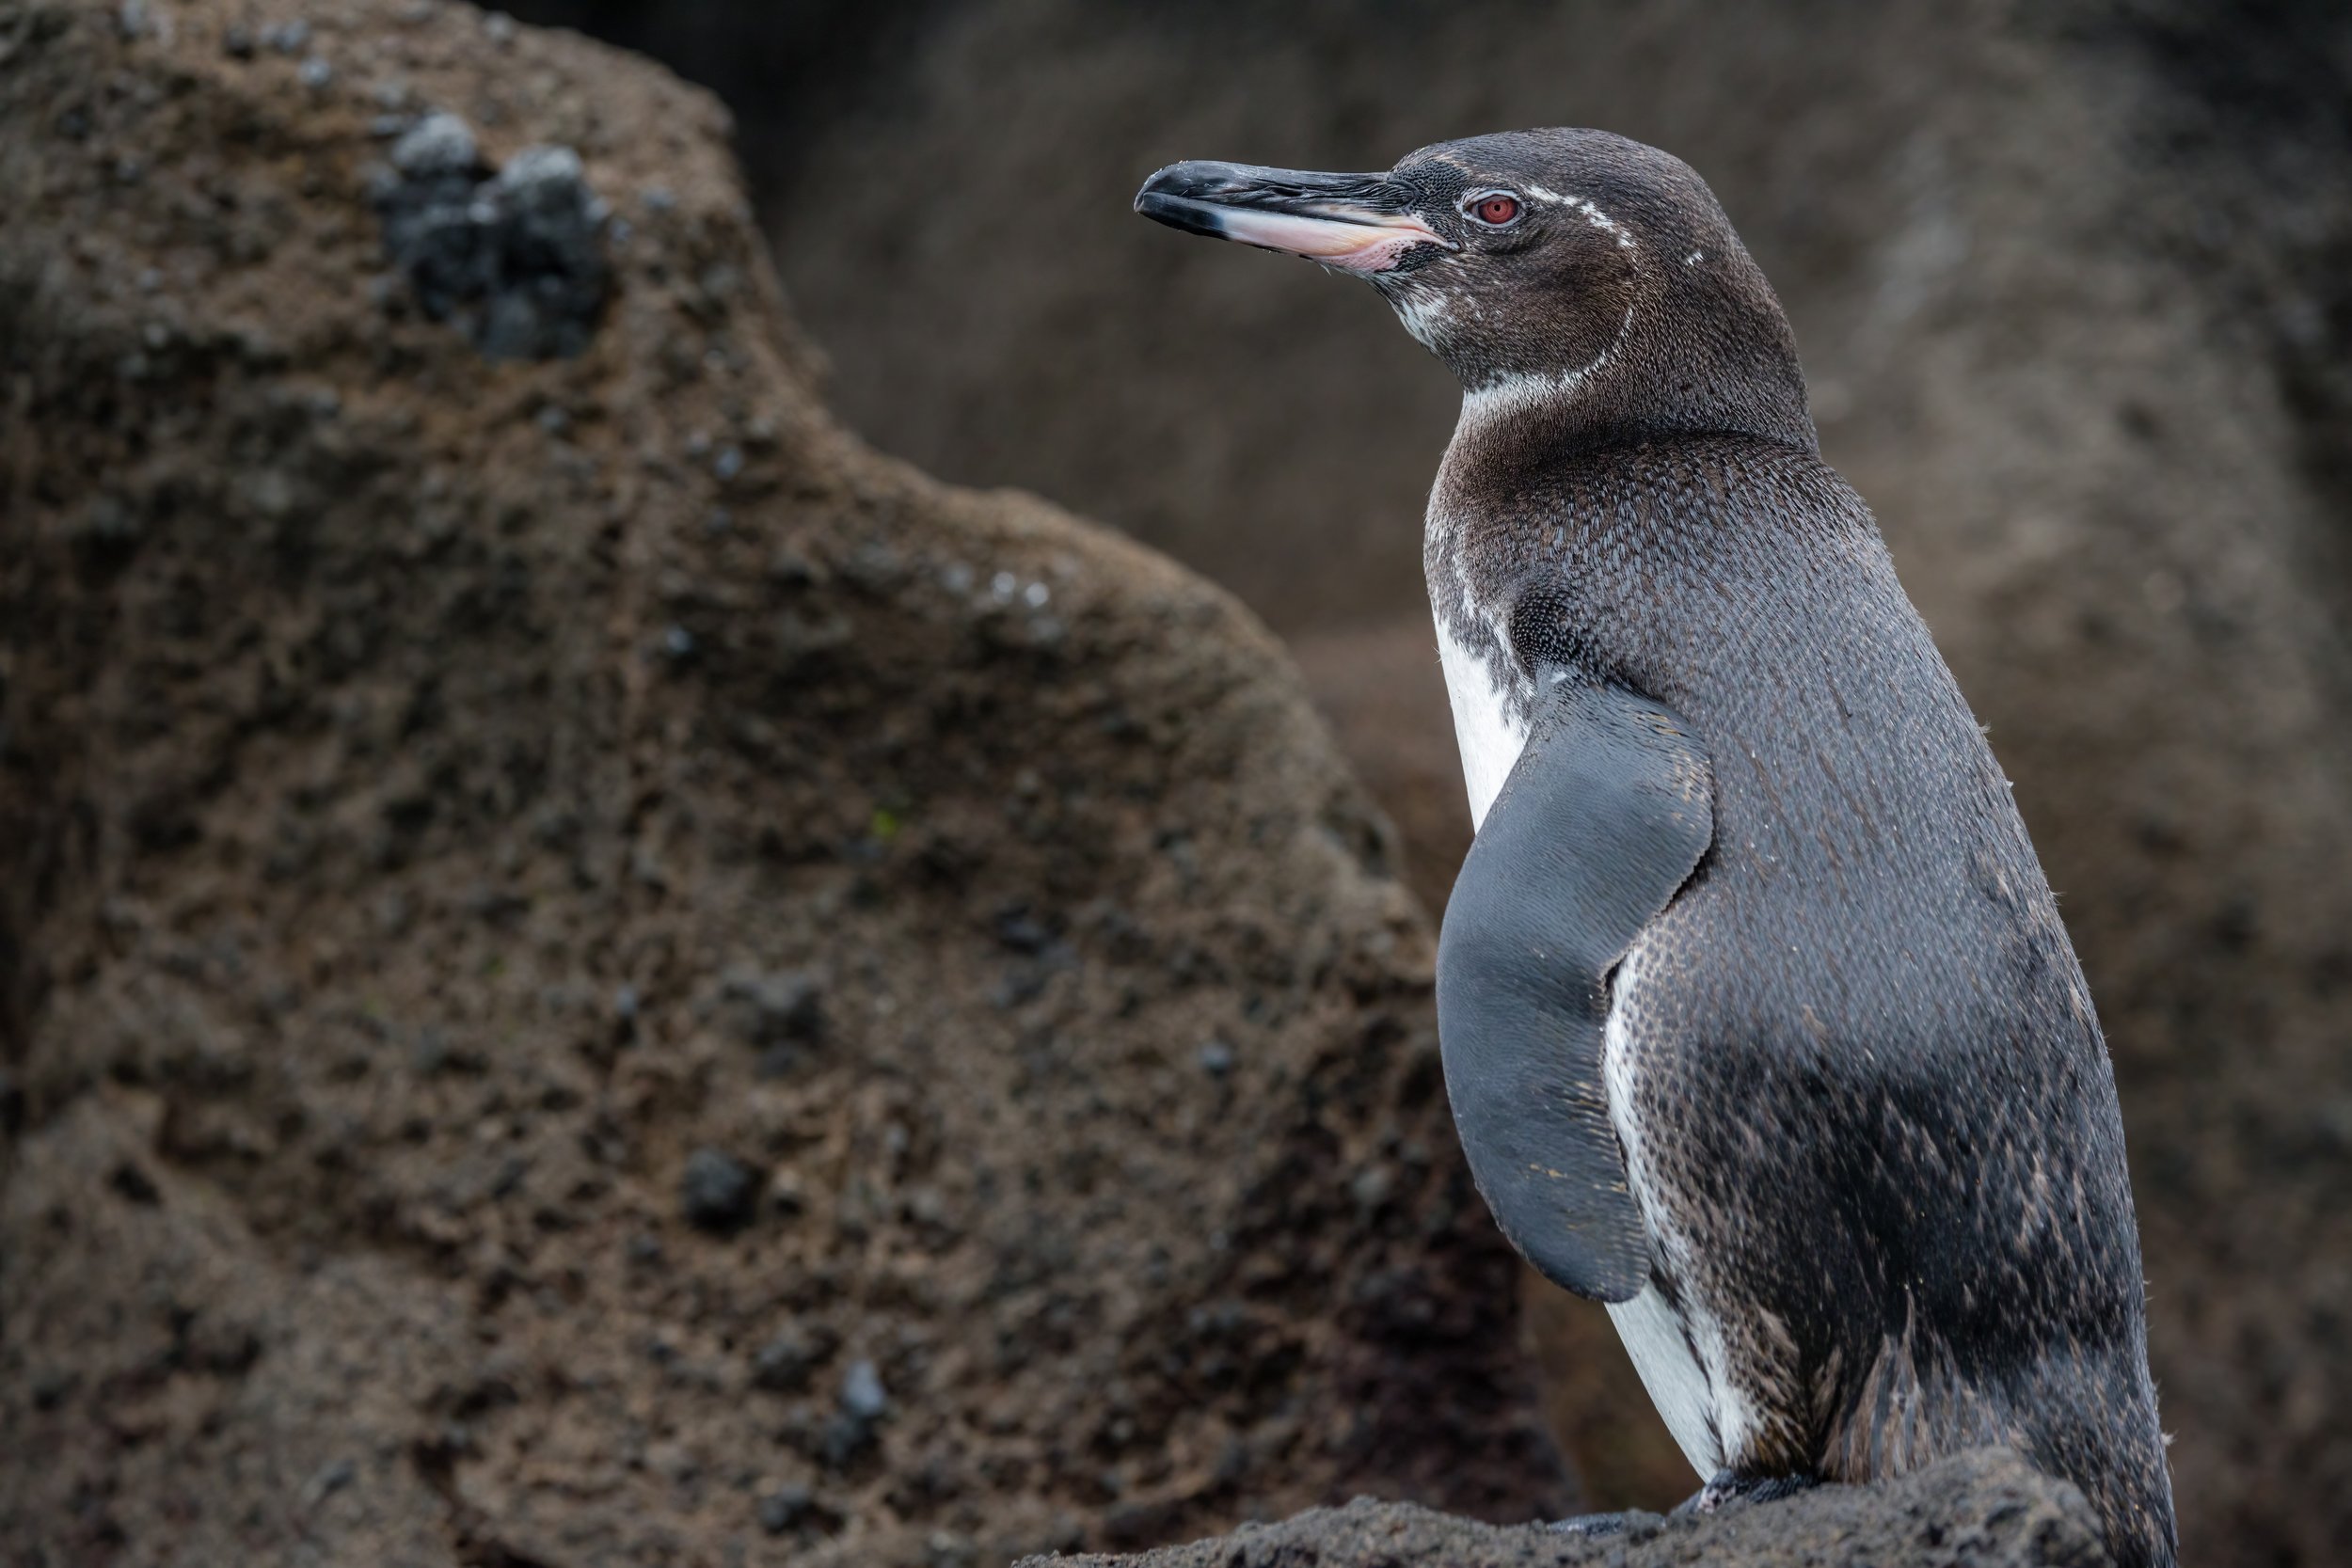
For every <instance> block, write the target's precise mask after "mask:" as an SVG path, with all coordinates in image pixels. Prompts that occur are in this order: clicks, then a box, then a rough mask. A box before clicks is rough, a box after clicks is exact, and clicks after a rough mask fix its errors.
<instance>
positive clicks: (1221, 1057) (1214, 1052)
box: [1200, 1040, 1233, 1078]
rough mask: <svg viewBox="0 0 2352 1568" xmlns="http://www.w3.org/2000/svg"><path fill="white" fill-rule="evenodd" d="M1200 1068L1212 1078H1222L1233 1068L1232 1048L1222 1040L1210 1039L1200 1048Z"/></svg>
mask: <svg viewBox="0 0 2352 1568" xmlns="http://www.w3.org/2000/svg"><path fill="white" fill-rule="evenodd" d="M1200 1070H1201V1071H1203V1072H1205V1073H1207V1074H1209V1075H1210V1076H1211V1077H1213V1078H1222V1077H1224V1076H1225V1075H1226V1074H1227V1073H1229V1072H1231V1071H1232V1070H1233V1048H1232V1046H1230V1045H1227V1044H1226V1043H1225V1042H1224V1041H1223V1040H1211V1041H1209V1043H1208V1044H1206V1045H1204V1046H1202V1047H1201V1048H1200Z"/></svg>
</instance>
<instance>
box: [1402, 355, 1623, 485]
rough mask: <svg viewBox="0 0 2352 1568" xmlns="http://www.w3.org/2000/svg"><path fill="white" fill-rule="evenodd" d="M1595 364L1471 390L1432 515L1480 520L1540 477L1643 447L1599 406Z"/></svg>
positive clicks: (1513, 378)
mask: <svg viewBox="0 0 2352 1568" xmlns="http://www.w3.org/2000/svg"><path fill="white" fill-rule="evenodd" d="M1603 368H1604V367H1603V365H1601V364H1599V363H1596V364H1594V365H1592V366H1588V367H1587V368H1586V369H1584V370H1581V371H1572V372H1567V373H1566V374H1565V375H1514V376H1509V377H1505V378H1503V379H1502V380H1500V381H1495V382H1490V383H1488V384H1487V385H1486V386H1484V387H1477V388H1463V391H1462V411H1461V415H1460V417H1459V418H1458V419H1457V420H1455V421H1454V438H1453V439H1452V440H1451V441H1449V442H1448V443H1447V444H1446V449H1445V458H1444V460H1443V461H1442V462H1441V463H1439V465H1438V483H1437V486H1436V488H1435V489H1434V490H1433V491H1432V493H1431V499H1430V515H1431V517H1432V518H1433V519H1435V518H1437V517H1438V515H1440V514H1442V515H1446V516H1449V517H1460V516H1464V515H1483V514H1485V513H1487V512H1491V511H1493V510H1494V509H1495V508H1496V507H1497V506H1498V505H1499V504H1501V503H1502V502H1503V501H1505V500H1507V499H1508V498H1509V497H1510V496H1511V495H1513V494H1515V493H1517V492H1518V491H1520V490H1521V489H1523V488H1524V487H1525V486H1526V484H1527V483H1530V482H1531V481H1533V480H1534V479H1535V478H1537V477H1538V476H1539V475H1543V476H1549V475H1551V474H1556V473H1557V472H1558V471H1559V469H1560V468H1561V467H1563V466H1564V465H1566V464H1569V463H1573V462H1575V461H1576V460H1577V458H1579V457H1580V456H1581V455H1583V454H1585V453H1588V452H1594V451H1602V450H1605V449H1607V448H1611V447H1616V446H1623V445H1629V444H1632V443H1634V442H1637V441H1639V440H1640V439H1642V436H1641V433H1640V432H1639V430H1638V429H1635V428H1632V427H1629V426H1623V425H1620V424H1618V423H1617V421H1614V420H1611V419H1610V418H1609V417H1608V415H1607V413H1606V412H1605V411H1604V410H1602V409H1600V408H1597V407H1596V406H1595V404H1597V402H1598V401H1599V400H1597V399H1595V398H1593V397H1592V396H1591V395H1590V392H1591V388H1590V387H1589V385H1588V383H1589V382H1590V380H1591V378H1592V376H1593V375H1594V374H1595V373H1596V372H1598V371H1599V370H1601V369H1603Z"/></svg>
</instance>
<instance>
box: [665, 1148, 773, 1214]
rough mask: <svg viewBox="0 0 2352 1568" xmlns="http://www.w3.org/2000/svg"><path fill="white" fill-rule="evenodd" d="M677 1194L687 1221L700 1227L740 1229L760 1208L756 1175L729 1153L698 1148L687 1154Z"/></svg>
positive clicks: (749, 1167)
mask: <svg viewBox="0 0 2352 1568" xmlns="http://www.w3.org/2000/svg"><path fill="white" fill-rule="evenodd" d="M679 1196H680V1200H681V1204H682V1207H683V1210H684V1212H685V1214H686V1219H687V1223H688V1224H690V1225H692V1226H694V1227H697V1228H699V1229H703V1230H712V1231H729V1230H739V1229H741V1228H742V1227H744V1226H746V1225H748V1224H750V1223H751V1219H752V1216H753V1215H754V1214H755V1213H756V1212H758V1209H759V1176H758V1174H757V1173H756V1172H755V1171H754V1170H753V1169H752V1168H751V1166H749V1165H747V1164H744V1163H743V1162H742V1161H740V1160H739V1159H737V1158H736V1157H735V1156H734V1155H732V1154H727V1153H724V1152H723V1151H721V1150H719V1149H716V1148H698V1149H696V1150H694V1152H693V1153H691V1154H690V1155H688V1156H687V1157H686V1175H685V1179H684V1180H682V1181H681V1182H680V1183H679Z"/></svg>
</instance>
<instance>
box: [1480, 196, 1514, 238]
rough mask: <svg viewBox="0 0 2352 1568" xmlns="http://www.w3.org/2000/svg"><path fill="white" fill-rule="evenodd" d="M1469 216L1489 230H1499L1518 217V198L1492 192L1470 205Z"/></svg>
mask: <svg viewBox="0 0 2352 1568" xmlns="http://www.w3.org/2000/svg"><path fill="white" fill-rule="evenodd" d="M1518 215H1519V198H1518V197H1516V196H1512V195H1510V194H1508V193H1507V192H1503V191H1494V192H1491V193H1489V194H1487V195H1486V196H1482V197H1480V198H1478V199H1477V200H1476V201H1474V202H1472V203H1471V204H1470V216H1472V217H1474V218H1476V219H1477V220H1478V221H1479V222H1481V223H1483V224H1486V225H1487V226H1489V227H1490V228H1495V229H1500V228H1502V226H1503V225H1504V224H1506V223H1509V222H1510V221H1511V220H1512V219H1514V218H1516V217H1518Z"/></svg>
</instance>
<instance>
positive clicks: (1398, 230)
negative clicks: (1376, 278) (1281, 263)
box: [1217, 207, 1453, 273]
mask: <svg viewBox="0 0 2352 1568" xmlns="http://www.w3.org/2000/svg"><path fill="white" fill-rule="evenodd" d="M1217 218H1218V220H1219V221H1220V222H1221V223H1222V224H1223V226H1224V229H1225V237H1226V238H1227V239H1229V240H1237V241H1239V242H1240V243H1241V244H1243V245H1257V246H1259V247H1260V248H1261V249H1264V250H1280V251H1287V252H1289V253H1290V254H1291V255H1293V256H1304V257H1306V258H1307V259H1308V260H1309V261H1320V262H1322V263H1323V264H1324V265H1325V266H1327V267H1339V268H1342V269H1343V270H1345V271H1348V272H1354V273H1375V272H1387V271H1388V270H1389V269H1390V268H1391V267H1393V266H1395V265H1396V259H1397V258H1398V257H1400V256H1402V255H1404V254H1405V253H1406V251H1408V250H1410V249H1412V248H1413V247H1414V246H1415V245H1445V244H1446V242H1445V241H1444V240H1443V239H1442V238H1440V237H1439V236H1438V232H1437V231H1436V230H1433V229H1431V228H1430V227H1429V226H1428V225H1427V224H1425V223H1423V222H1422V221H1421V219H1419V218H1417V217H1406V216H1393V217H1392V216H1390V215H1388V214H1369V213H1367V214H1364V215H1363V216H1362V217H1360V218H1344V219H1343V218H1315V217H1305V216H1302V215H1300V214H1295V213H1265V212H1256V211H1252V210H1251V209H1249V208H1247V207H1224V208H1219V209H1218V210H1217ZM1446 248H1448V249H1449V250H1450V249H1452V248H1453V247H1452V246H1451V245H1447V246H1446Z"/></svg>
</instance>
